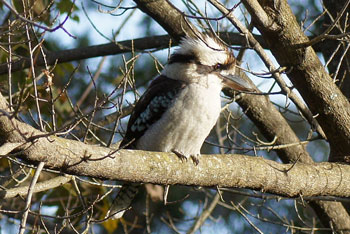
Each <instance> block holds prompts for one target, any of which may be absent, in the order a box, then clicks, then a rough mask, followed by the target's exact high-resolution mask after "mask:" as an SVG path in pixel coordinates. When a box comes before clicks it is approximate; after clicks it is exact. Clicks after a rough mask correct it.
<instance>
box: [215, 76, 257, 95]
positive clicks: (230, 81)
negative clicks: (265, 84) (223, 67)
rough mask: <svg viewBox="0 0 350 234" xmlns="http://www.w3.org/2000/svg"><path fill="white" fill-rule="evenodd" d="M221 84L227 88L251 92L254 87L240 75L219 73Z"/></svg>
mask: <svg viewBox="0 0 350 234" xmlns="http://www.w3.org/2000/svg"><path fill="white" fill-rule="evenodd" d="M220 76H221V78H222V80H223V84H224V86H225V87H227V88H231V89H234V90H236V91H245V92H252V91H254V87H253V86H252V85H251V84H249V83H248V82H247V81H245V80H243V79H242V78H241V77H239V76H236V75H231V74H225V75H224V74H220Z"/></svg>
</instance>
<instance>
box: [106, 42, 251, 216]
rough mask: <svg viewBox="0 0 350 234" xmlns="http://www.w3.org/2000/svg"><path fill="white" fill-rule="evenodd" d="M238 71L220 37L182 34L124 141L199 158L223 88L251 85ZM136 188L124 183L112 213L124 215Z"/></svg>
mask: <svg viewBox="0 0 350 234" xmlns="http://www.w3.org/2000/svg"><path fill="white" fill-rule="evenodd" d="M235 71H236V60H235V58H234V56H233V54H232V51H230V50H229V49H228V48H227V47H226V46H225V45H224V44H222V43H221V42H220V41H219V40H217V39H214V38H212V37H210V36H207V35H205V36H202V37H201V38H189V37H187V38H184V39H183V40H182V41H181V42H180V46H179V48H178V49H177V50H176V51H175V52H174V53H173V54H172V55H171V56H170V60H169V62H168V64H167V65H166V66H165V67H164V70H163V71H162V72H161V75H159V76H158V77H156V78H155V79H154V80H153V81H152V82H151V84H150V86H149V88H148V89H147V90H146V92H145V93H144V94H143V95H142V97H141V98H140V100H139V101H138V102H137V104H136V106H135V108H134V110H133V113H132V114H131V117H130V119H129V123H128V127H127V131H126V134H125V137H124V139H123V141H122V143H121V145H120V147H121V148H127V149H139V150H148V151H159V152H173V153H175V154H176V155H177V156H179V157H180V158H181V159H182V160H184V159H188V158H189V157H191V158H192V160H193V162H194V163H195V164H198V162H199V155H200V149H201V146H202V144H203V142H204V140H205V139H206V137H207V136H208V135H209V133H210V131H211V129H212V128H213V126H214V125H215V123H216V121H217V119H218V117H219V115H220V111H221V100H220V93H221V90H222V89H223V88H224V87H228V88H232V89H234V90H237V91H253V89H252V86H251V85H250V84H249V83H248V82H246V81H245V80H243V79H242V78H240V77H238V76H236V75H235V73H236V72H235ZM186 161H187V160H186ZM137 191H138V185H137V184H134V183H127V184H125V185H123V188H122V189H121V190H120V192H119V194H118V195H117V198H116V199H115V200H114V202H113V205H112V207H111V210H110V212H109V213H108V215H109V214H111V215H114V218H120V217H121V216H122V215H123V213H124V211H125V210H126V209H127V208H128V207H129V206H130V204H131V201H132V199H133V198H134V196H135V195H136V193H137Z"/></svg>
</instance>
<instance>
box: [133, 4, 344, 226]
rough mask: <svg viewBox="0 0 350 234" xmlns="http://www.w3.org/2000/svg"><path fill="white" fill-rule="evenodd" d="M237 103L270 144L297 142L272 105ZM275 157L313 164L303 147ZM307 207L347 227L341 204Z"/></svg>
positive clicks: (262, 100) (251, 99) (257, 99)
mask: <svg viewBox="0 0 350 234" xmlns="http://www.w3.org/2000/svg"><path fill="white" fill-rule="evenodd" d="M148 2H149V1H147V0H144V1H137V3H138V5H141V4H142V8H147V7H149V8H151V7H156V6H154V5H152V6H151V5H148V4H147V3H148ZM156 2H159V1H156ZM161 2H167V1H161ZM161 6H162V7H163V8H164V9H162V10H153V9H149V10H148V11H151V12H161V11H170V10H171V8H172V7H173V6H171V5H169V4H168V5H167V4H162V5H161ZM145 12H147V11H145ZM174 13H176V14H179V15H180V13H179V12H174ZM151 16H152V17H153V18H154V19H156V20H157V21H161V22H162V23H161V24H162V25H163V24H168V25H172V22H169V21H168V18H166V17H165V16H164V15H162V14H158V15H156V16H155V17H154V15H151ZM174 17H175V16H174ZM178 18H180V16H178ZM172 26H175V27H178V29H177V30H182V29H181V27H179V26H176V25H172ZM298 30H299V29H298ZM173 32H174V31H173V30H172V31H168V33H169V34H170V35H171V36H173V37H175V38H176V35H173V34H172V33H173ZM282 36H283V35H282ZM281 50H282V51H284V49H283V48H281ZM287 56H288V54H287ZM242 74H243V73H242ZM242 76H243V75H242ZM238 103H239V105H240V106H241V107H242V108H243V109H244V111H245V113H246V114H247V115H248V116H249V118H250V119H251V120H252V121H253V122H254V123H255V125H256V126H257V127H258V128H259V129H260V131H262V133H263V134H264V136H265V137H266V138H267V139H269V140H272V139H274V138H275V137H277V141H278V144H288V143H291V142H298V141H299V139H298V137H297V136H296V135H295V133H294V132H293V130H292V129H291V128H290V126H289V125H288V123H287V122H286V121H285V119H284V118H283V116H282V115H281V113H279V112H278V111H277V110H276V108H275V107H274V106H273V105H272V103H271V102H270V101H269V99H268V97H265V96H252V95H243V98H242V99H240V100H239V102H238ZM316 105H318V104H316ZM277 153H278V155H279V156H280V158H281V159H282V160H283V161H284V162H288V161H296V160H299V161H302V162H312V161H313V160H312V159H311V157H310V155H309V154H308V152H307V151H306V149H305V147H303V146H301V145H300V146H295V147H288V148H285V149H281V150H278V151H277ZM311 206H312V207H313V208H314V209H315V211H316V213H317V214H318V215H319V217H321V219H322V223H323V224H324V225H325V226H329V223H330V221H331V222H332V223H333V224H334V225H335V226H336V228H338V230H339V229H342V228H349V227H350V223H349V222H350V221H349V215H348V214H347V212H346V211H345V209H344V207H343V206H342V204H341V203H336V202H324V201H319V202H317V201H316V202H314V203H311Z"/></svg>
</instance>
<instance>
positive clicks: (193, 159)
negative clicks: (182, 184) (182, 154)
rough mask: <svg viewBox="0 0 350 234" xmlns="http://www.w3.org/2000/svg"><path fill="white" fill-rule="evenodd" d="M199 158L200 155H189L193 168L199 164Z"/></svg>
mask: <svg viewBox="0 0 350 234" xmlns="http://www.w3.org/2000/svg"><path fill="white" fill-rule="evenodd" d="M199 156H200V154H192V155H191V159H192V161H193V163H194V165H195V166H197V165H198V163H199Z"/></svg>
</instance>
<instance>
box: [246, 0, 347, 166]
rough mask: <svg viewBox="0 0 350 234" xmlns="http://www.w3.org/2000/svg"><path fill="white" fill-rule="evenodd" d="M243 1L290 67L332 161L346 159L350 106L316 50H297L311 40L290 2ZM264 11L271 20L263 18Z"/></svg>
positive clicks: (277, 52)
mask: <svg viewBox="0 0 350 234" xmlns="http://www.w3.org/2000/svg"><path fill="white" fill-rule="evenodd" d="M243 2H244V4H245V6H246V8H247V9H248V11H249V13H250V14H251V15H252V18H253V20H254V22H255V23H256V26H257V28H258V29H259V31H260V32H261V34H262V35H263V37H264V39H265V40H266V42H267V43H268V44H269V47H270V50H271V52H272V53H273V54H274V56H275V57H276V59H277V60H278V62H279V64H280V65H281V66H287V67H290V68H291V72H290V73H289V74H288V77H289V78H290V79H291V81H292V82H293V84H294V86H295V87H296V88H297V89H298V91H299V92H300V94H301V95H302V96H303V98H304V100H305V102H306V103H307V104H308V106H309V108H310V110H311V111H312V112H313V114H314V115H317V121H318V122H319V123H320V125H321V126H322V129H323V130H324V132H325V133H326V135H327V139H328V140H329V143H330V146H331V158H330V160H333V161H337V160H346V156H347V155H350V104H349V102H348V100H347V99H346V97H345V96H344V95H343V94H342V92H341V91H340V90H339V88H338V87H337V86H336V85H335V84H334V83H333V80H332V79H331V77H330V76H329V74H328V73H327V71H326V70H325V69H324V67H323V65H322V64H321V62H320V60H319V58H318V57H317V55H316V53H315V51H314V50H313V49H312V48H311V47H307V48H298V45H299V44H301V43H304V42H307V41H308V40H309V39H308V38H307V37H306V36H305V35H304V33H303V32H302V31H301V29H300V26H299V25H298V23H297V21H296V19H295V16H294V14H293V13H292V11H291V9H290V7H289V5H288V3H287V1H285V0H281V1H278V4H275V3H274V1H257V0H245V1H243ZM260 4H261V5H260ZM261 11H264V14H266V15H267V16H268V20H266V17H265V18H260V16H261V14H262V12H261ZM264 19H265V20H264ZM349 160H350V159H349Z"/></svg>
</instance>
